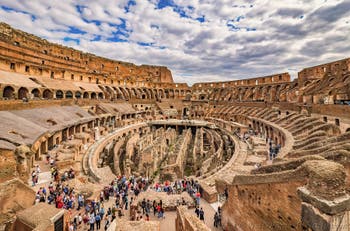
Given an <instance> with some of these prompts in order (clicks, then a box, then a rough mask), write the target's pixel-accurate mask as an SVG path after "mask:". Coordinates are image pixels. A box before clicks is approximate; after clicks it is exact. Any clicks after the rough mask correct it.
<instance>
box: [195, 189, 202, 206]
mask: <svg viewBox="0 0 350 231" xmlns="http://www.w3.org/2000/svg"><path fill="white" fill-rule="evenodd" d="M200 199H201V193H200V192H199V191H197V193H196V204H197V205H199V202H200Z"/></svg>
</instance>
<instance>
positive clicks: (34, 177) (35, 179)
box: [32, 170, 38, 187]
mask: <svg viewBox="0 0 350 231" xmlns="http://www.w3.org/2000/svg"><path fill="white" fill-rule="evenodd" d="M37 182H38V177H37V173H36V172H35V171H34V170H33V171H32V186H33V187H34V186H35V184H36V183H37Z"/></svg>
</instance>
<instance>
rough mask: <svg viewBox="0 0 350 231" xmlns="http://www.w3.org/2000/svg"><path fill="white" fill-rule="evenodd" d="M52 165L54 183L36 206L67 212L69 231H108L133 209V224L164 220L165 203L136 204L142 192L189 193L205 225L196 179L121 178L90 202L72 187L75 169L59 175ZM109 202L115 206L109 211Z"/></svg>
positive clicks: (40, 193) (216, 218)
mask: <svg viewBox="0 0 350 231" xmlns="http://www.w3.org/2000/svg"><path fill="white" fill-rule="evenodd" d="M48 164H49V165H50V167H51V177H52V181H51V182H50V183H49V185H48V186H47V187H45V186H42V187H40V188H39V189H38V191H37V193H36V198H35V203H48V204H52V205H54V206H55V207H56V208H59V209H66V210H67V213H68V215H69V217H70V219H69V220H70V221H71V222H70V224H69V231H76V230H81V229H82V228H84V229H88V230H101V229H104V230H107V229H108V227H109V225H110V224H111V223H112V222H113V220H114V219H116V217H117V216H118V217H122V216H124V212H125V211H127V210H130V205H132V206H133V207H132V208H133V209H135V213H134V215H131V216H130V219H131V220H145V221H149V220H150V216H151V214H153V216H154V217H156V218H158V219H164V218H165V210H164V209H165V208H164V205H163V202H162V200H159V201H156V200H150V199H143V200H142V201H141V202H140V203H138V204H137V203H135V202H136V200H137V198H138V196H139V194H140V192H142V191H146V190H147V189H149V190H154V191H156V192H166V193H168V194H180V193H182V192H187V193H188V194H189V195H190V196H191V197H192V198H193V199H194V201H195V204H196V210H195V211H196V214H197V216H198V217H199V219H200V220H202V221H204V210H203V208H199V206H200V198H201V194H200V192H199V184H198V182H197V181H195V180H193V179H186V178H185V179H181V180H176V181H174V182H170V181H165V182H163V183H160V182H156V183H152V182H150V181H149V180H148V179H147V178H142V177H140V178H135V177H133V176H131V177H129V178H127V177H125V176H119V177H117V178H116V179H115V180H113V181H112V182H111V183H110V184H109V185H106V186H105V187H103V189H102V190H101V191H100V193H99V195H98V196H97V197H96V199H89V198H87V195H84V194H82V193H77V192H76V190H75V188H74V187H72V186H70V182H69V180H70V179H72V178H74V177H75V172H74V170H73V169H72V168H70V169H69V170H67V171H61V172H59V170H58V168H57V166H56V165H55V164H50V161H48ZM39 173H40V167H39V165H37V167H36V169H35V170H34V171H33V174H32V181H33V185H35V184H36V183H38V176H39ZM111 200H112V203H111V202H110V201H111ZM107 201H109V203H108V204H112V206H110V207H108V208H105V204H106V202H107ZM177 204H178V205H187V202H186V201H185V200H184V198H182V201H178V202H177ZM130 214H132V213H130ZM220 219H221V218H220ZM214 224H215V225H217V224H219V216H218V215H216V216H214Z"/></svg>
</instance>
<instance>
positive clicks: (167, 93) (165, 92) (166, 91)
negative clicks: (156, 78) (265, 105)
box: [164, 89, 169, 99]
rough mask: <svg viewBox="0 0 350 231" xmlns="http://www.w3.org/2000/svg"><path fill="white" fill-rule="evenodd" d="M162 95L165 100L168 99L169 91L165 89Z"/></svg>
mask: <svg viewBox="0 0 350 231" xmlns="http://www.w3.org/2000/svg"><path fill="white" fill-rule="evenodd" d="M164 95H165V98H166V99H169V90H168V89H165V91H164Z"/></svg>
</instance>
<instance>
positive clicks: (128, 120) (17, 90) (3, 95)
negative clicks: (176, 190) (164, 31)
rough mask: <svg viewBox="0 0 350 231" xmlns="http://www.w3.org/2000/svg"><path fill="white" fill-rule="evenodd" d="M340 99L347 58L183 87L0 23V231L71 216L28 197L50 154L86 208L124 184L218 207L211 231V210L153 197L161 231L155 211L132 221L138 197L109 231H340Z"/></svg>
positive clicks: (348, 121) (344, 104) (345, 168)
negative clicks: (183, 185) (159, 204)
mask: <svg viewBox="0 0 350 231" xmlns="http://www.w3.org/2000/svg"><path fill="white" fill-rule="evenodd" d="M349 105H350V58H345V59H343V60H337V61H334V62H331V63H325V64H320V65H318V66H314V67H305V68H304V69H302V70H300V71H299V73H298V77H297V78H296V79H294V80H291V77H290V75H289V74H288V73H277V74H273V75H269V76H259V77H253V78H249V79H244V80H234V81H226V82H202V83H196V84H194V85H193V86H188V85H187V84H186V83H176V82H174V81H173V78H172V73H171V71H170V70H169V69H168V68H167V67H164V66H149V65H141V66H137V65H134V64H132V63H127V62H123V61H117V60H110V59H106V58H103V57H98V56H96V55H94V54H89V53H84V52H82V51H79V50H75V49H72V48H69V47H65V46H62V45H58V44H54V43H50V42H48V41H46V40H44V39H41V38H39V37H36V36H34V35H31V34H28V33H25V32H22V31H20V30H17V29H14V28H12V27H10V26H9V25H7V24H5V23H1V24H0V110H1V111H0V120H1V126H0V153H1V155H0V166H1V167H0V185H1V186H0V230H6V231H12V230H19V231H20V230H25V231H27V230H43V231H54V230H55V231H56V230H66V229H65V228H67V227H68V225H69V223H70V219H72V218H73V216H74V214H76V213H77V211H76V208H74V209H72V210H68V209H57V208H55V205H53V204H51V205H49V204H48V203H35V198H36V191H37V190H39V187H44V186H45V185H46V186H47V185H48V184H49V182H51V181H52V178H51V174H50V168H49V164H48V163H47V161H48V160H50V161H51V159H53V161H54V164H55V166H56V168H58V169H59V173H60V174H62V173H66V172H67V171H68V172H70V171H72V170H74V176H75V177H74V179H70V180H66V181H65V182H68V184H69V185H71V186H73V187H74V190H75V193H76V194H79V193H85V194H84V195H86V198H85V199H86V200H93V199H96V198H99V195H100V191H101V189H103V187H104V186H105V185H108V184H110V182H112V181H113V180H114V179H116V178H117V177H120V176H125V177H126V178H129V177H131V176H132V177H134V178H135V179H137V178H146V179H148V180H149V181H151V182H167V181H170V182H173V181H176V180H178V179H191V180H192V182H196V183H195V184H198V190H199V192H200V193H201V197H202V199H201V200H202V201H203V203H206V204H207V205H208V207H210V206H216V208H217V206H218V205H219V206H221V223H222V224H221V225H222V226H221V228H218V229H216V228H213V227H212V225H211V223H212V221H210V220H211V219H210V218H209V216H211V215H208V216H207V217H208V220H209V221H208V222H210V225H207V221H206V223H203V222H201V221H200V220H199V219H198V218H197V217H196V216H195V215H194V212H193V211H194V210H193V203H194V200H193V199H192V198H191V197H190V196H189V195H187V194H186V195H182V194H181V197H182V198H185V199H184V200H188V201H187V202H186V204H187V205H188V208H187V207H186V206H180V205H178V204H177V202H178V200H179V196H177V197H176V195H165V196H163V197H160V198H163V200H164V202H163V203H164V204H167V206H168V207H167V208H166V209H167V213H168V215H167V217H166V218H165V220H168V222H169V223H168V224H171V225H169V227H168V228H165V229H164V226H162V225H161V223H162V222H163V221H159V220H157V219H153V215H151V217H152V219H151V220H152V221H144V220H139V221H132V213H135V212H137V209H138V206H137V202H136V199H135V200H134V201H131V202H130V214H129V211H127V212H125V216H124V217H122V218H120V219H119V218H118V219H116V220H115V221H114V223H116V224H115V226H114V227H116V226H117V228H116V229H115V228H114V229H113V230H177V231H192V230H193V231H195V230H226V231H233V230H242V231H252V230H254V231H260V230H261V231H265V230H280V231H287V230H305V231H306V230H307V231H319V230H320V231H328V230H329V231H331V230H332V231H336V230H339V231H340V230H342V231H345V230H350V228H349V227H350V212H349V211H350V196H349V195H350V194H349V192H350V178H349V174H350V143H349V141H350V106H349ZM48 158H49V159H48ZM50 164H51V162H50ZM38 165H39V166H40V168H41V171H39V172H38V173H37V174H38V175H39V182H36V183H37V184H36V185H35V187H33V186H32V185H31V182H32V176H33V175H32V173H33V170H34V172H35V171H36V169H37V166H38ZM154 194H155V192H151V191H146V192H141V195H140V196H141V197H142V196H144V198H151V197H147V196H151V195H154ZM159 195H160V194H159ZM173 196H174V199H172V197H173ZM106 203H107V202H106ZM133 203H134V204H133ZM135 203H136V204H135ZM201 203H202V202H201ZM106 206H107V205H106ZM191 206H192V207H191ZM135 210H136V211H135ZM192 210H193V211H192ZM207 214H210V212H207ZM169 219H170V220H171V221H169ZM60 222H61V224H59V223H60ZM60 225H61V226H60ZM170 226H171V227H170ZM111 227H112V226H111ZM118 227H119V229H118ZM121 227H122V228H121ZM67 230H68V229H67ZM82 230H84V229H82ZM85 230H87V229H85ZM109 230H112V228H110V229H109Z"/></svg>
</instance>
